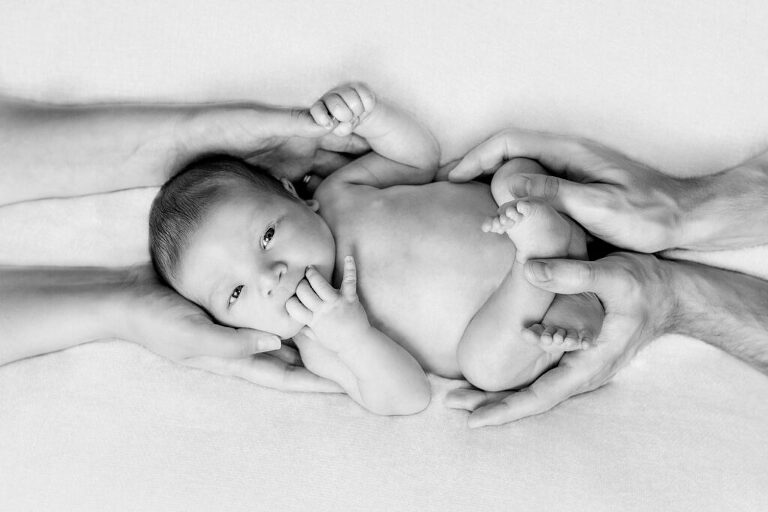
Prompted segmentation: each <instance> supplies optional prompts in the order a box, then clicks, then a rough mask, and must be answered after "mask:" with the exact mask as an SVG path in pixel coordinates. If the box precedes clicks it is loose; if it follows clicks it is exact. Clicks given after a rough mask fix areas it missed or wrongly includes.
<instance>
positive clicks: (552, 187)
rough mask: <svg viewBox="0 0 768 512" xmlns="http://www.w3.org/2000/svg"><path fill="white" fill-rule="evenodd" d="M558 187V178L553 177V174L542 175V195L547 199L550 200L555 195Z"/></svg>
mask: <svg viewBox="0 0 768 512" xmlns="http://www.w3.org/2000/svg"><path fill="white" fill-rule="evenodd" d="M559 189H560V180H558V179H557V178H555V177H554V176H545V177H544V190H543V191H542V192H543V194H542V195H543V197H544V199H546V200H547V201H551V200H553V199H555V198H556V197H557V192H558V190H559Z"/></svg>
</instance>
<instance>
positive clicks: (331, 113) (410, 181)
mask: <svg viewBox="0 0 768 512" xmlns="http://www.w3.org/2000/svg"><path fill="white" fill-rule="evenodd" d="M310 113H311V114H312V117H313V118H314V119H315V122H317V123H318V124H319V125H321V126H324V127H331V126H333V125H334V124H335V125H336V128H334V131H333V133H335V134H337V135H346V134H348V133H350V132H353V133H355V134H357V135H359V136H361V137H363V138H364V139H366V141H367V142H368V144H369V145H370V146H371V150H372V152H371V153H368V154H367V155H365V156H363V157H360V158H358V159H357V160H355V161H353V162H351V163H350V164H348V165H346V166H345V167H343V168H341V169H339V170H338V171H336V172H335V173H333V174H332V175H331V176H330V177H328V178H327V179H326V180H325V182H324V183H325V185H326V186H329V185H332V184H334V183H335V184H338V183H347V184H355V185H370V186H373V187H376V188H385V187H388V186H391V185H406V184H407V185H418V184H422V183H429V182H431V181H432V180H433V179H434V177H435V172H436V171H437V165H438V163H439V160H440V147H439V145H438V143H437V141H436V140H435V138H434V136H433V135H432V133H430V131H429V130H428V129H427V128H426V127H425V126H424V125H422V124H421V123H419V122H418V121H417V120H416V119H414V118H413V117H412V116H410V115H409V114H408V113H406V112H405V111H403V110H401V109H400V108H398V107H396V106H395V105H392V104H390V103H387V102H385V101H382V100H381V99H378V98H376V97H375V96H374V94H373V93H372V92H371V91H370V89H368V87H366V86H365V85H363V84H348V85H344V86H341V87H338V88H336V89H333V90H331V91H329V92H328V93H326V94H325V95H324V96H323V97H322V98H320V100H318V101H317V102H316V103H315V104H314V105H313V106H312V108H311V109H310Z"/></svg>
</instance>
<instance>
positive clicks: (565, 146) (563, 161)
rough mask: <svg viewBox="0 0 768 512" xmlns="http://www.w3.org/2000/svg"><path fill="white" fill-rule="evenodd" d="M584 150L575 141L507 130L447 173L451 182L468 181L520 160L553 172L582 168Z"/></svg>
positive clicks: (480, 146)
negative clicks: (512, 161)
mask: <svg viewBox="0 0 768 512" xmlns="http://www.w3.org/2000/svg"><path fill="white" fill-rule="evenodd" d="M584 156H585V148H584V146H583V145H581V144H580V143H579V142H578V141H577V140H575V139H572V138H569V137H563V136H558V135H553V134H549V133H542V132H534V131H527V130H519V129H508V130H505V131H503V132H501V133H499V134H497V135H494V136H492V137H491V138H490V139H488V140H486V141H485V142H483V143H481V144H480V145H479V146H477V147H475V148H474V149H472V150H470V151H469V152H468V153H467V154H466V155H465V156H464V158H463V159H462V160H461V162H459V164H458V165H457V166H456V167H455V168H454V169H453V171H451V173H450V174H449V179H450V180H451V181H468V180H471V179H472V178H474V177H476V176H479V175H480V174H490V173H492V172H494V171H495V170H496V169H497V168H498V167H499V166H500V165H501V164H502V163H503V162H505V161H506V160H510V159H512V158H517V157H522V158H530V159H533V160H538V161H539V162H540V163H541V164H542V165H544V166H545V167H547V168H548V169H550V170H554V171H557V172H567V171H569V170H574V169H578V168H580V167H583V166H584V164H585V163H586V162H587V161H589V160H585V159H584Z"/></svg>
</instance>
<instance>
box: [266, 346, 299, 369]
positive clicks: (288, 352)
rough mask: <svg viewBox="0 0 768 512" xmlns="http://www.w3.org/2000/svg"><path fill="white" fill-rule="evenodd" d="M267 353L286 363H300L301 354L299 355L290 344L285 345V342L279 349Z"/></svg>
mask: <svg viewBox="0 0 768 512" xmlns="http://www.w3.org/2000/svg"><path fill="white" fill-rule="evenodd" d="M269 355H270V356H272V357H276V358H278V359H279V360H281V361H282V362H284V363H287V364H293V365H301V356H300V355H299V351H298V350H296V349H295V348H293V347H291V346H288V345H286V344H285V343H283V346H282V347H280V350H275V351H273V352H270V353H269Z"/></svg>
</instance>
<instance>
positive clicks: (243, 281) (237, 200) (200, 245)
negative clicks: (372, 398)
mask: <svg viewBox="0 0 768 512" xmlns="http://www.w3.org/2000/svg"><path fill="white" fill-rule="evenodd" d="M149 246H150V253H151V255H152V262H153V264H154V265H155V269H156V270H157V273H158V274H159V275H160V276H161V277H162V278H163V279H165V280H166V281H167V282H168V283H169V284H170V285H171V286H172V287H173V288H174V289H176V291H178V292H179V293H180V294H181V295H183V296H184V297H186V298H187V299H189V300H191V301H192V302H195V303H196V304H198V305H199V306H201V307H203V308H204V309H206V310H207V311H208V312H209V313H210V314H211V315H212V316H213V317H214V318H215V319H216V320H218V321H219V322H220V323H222V324H225V325H231V326H234V327H250V328H252V329H259V330H262V331H266V332H271V333H274V334H277V335H278V336H280V337H282V338H289V337H291V336H293V335H295V334H296V333H297V332H298V331H299V329H301V327H302V325H301V324H300V323H298V322H296V321H295V320H294V319H292V318H291V317H290V316H289V315H288V312H287V311H286V309H285V302H286V301H287V300H288V299H289V298H290V297H291V296H292V295H293V294H294V293H295V292H296V286H297V285H298V284H299V282H300V281H301V280H302V279H303V278H304V273H305V271H306V268H307V267H308V266H309V265H312V266H314V267H315V268H316V269H317V270H318V271H319V272H320V273H321V274H322V275H323V276H324V277H325V278H326V279H328V280H329V281H330V278H331V273H332V271H333V267H334V259H335V244H334V240H333V236H332V235H331V231H330V229H329V228H328V225H327V224H326V223H325V221H324V220H323V219H322V218H321V217H320V216H319V215H317V213H316V212H315V211H314V210H313V209H312V208H310V206H308V205H307V204H306V203H305V202H304V201H302V200H301V199H299V198H298V196H297V195H296V192H295V191H294V189H293V187H292V186H291V184H290V182H288V181H287V180H278V179H276V178H274V177H273V176H271V175H270V174H269V172H267V171H266V170H265V169H263V168H260V167H257V166H254V165H250V164H247V163H246V162H244V161H242V160H239V159H237V158H233V157H228V156H214V157H208V158H205V159H201V160H198V161H196V162H193V163H192V164H190V165H189V166H187V168H186V169H184V170H183V171H182V172H181V173H179V174H177V175H176V176H174V177H173V178H172V179H171V180H170V181H168V182H167V183H166V184H165V185H163V188H162V189H161V190H160V192H159V193H158V195H157V197H156V198H155V200H154V202H153V203H152V209H151V211H150V216H149Z"/></svg>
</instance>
